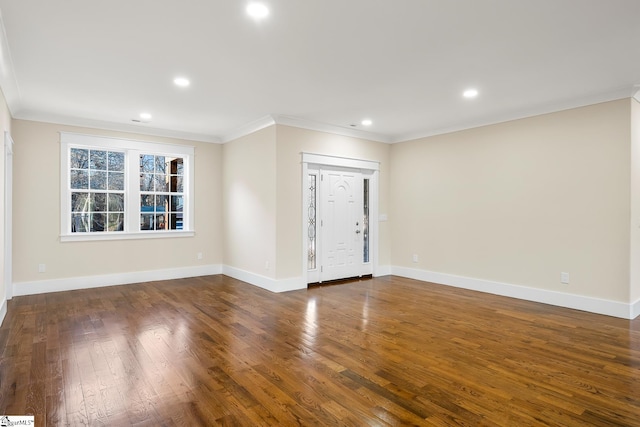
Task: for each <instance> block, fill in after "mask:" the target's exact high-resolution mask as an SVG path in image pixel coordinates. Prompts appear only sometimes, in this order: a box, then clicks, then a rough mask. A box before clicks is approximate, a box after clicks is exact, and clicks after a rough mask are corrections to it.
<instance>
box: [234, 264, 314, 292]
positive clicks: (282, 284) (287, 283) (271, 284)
mask: <svg viewBox="0 0 640 427" xmlns="http://www.w3.org/2000/svg"><path fill="white" fill-rule="evenodd" d="M222 274H226V275H227V276H229V277H233V278H234V279H238V280H242V281H243V282H247V283H249V284H251V285H254V286H257V287H259V288H262V289H266V290H268V291H271V292H288V291H296V290H299V289H307V284H306V283H304V279H303V278H302V276H301V277H293V278H290V279H272V278H271V277H266V276H261V275H260V274H255V273H251V272H250V271H246V270H241V269H239V268H235V267H230V266H228V265H225V266H223V268H222Z"/></svg>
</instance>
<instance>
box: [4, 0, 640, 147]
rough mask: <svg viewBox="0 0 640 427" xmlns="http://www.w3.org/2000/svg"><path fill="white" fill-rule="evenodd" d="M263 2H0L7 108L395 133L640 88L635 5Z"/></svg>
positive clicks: (17, 113) (199, 131) (177, 127)
mask: <svg viewBox="0 0 640 427" xmlns="http://www.w3.org/2000/svg"><path fill="white" fill-rule="evenodd" d="M265 3H266V4H267V5H268V6H269V8H270V16H269V17H268V18H267V19H265V20H263V21H260V22H256V21H254V20H252V19H250V18H249V17H248V16H247V15H246V14H245V7H246V5H247V1H246V0H109V1H97V0H0V13H1V16H2V23H3V25H4V36H5V40H2V44H1V45H0V48H1V50H0V85H1V86H2V89H3V91H4V93H5V97H6V98H7V103H8V104H9V108H10V110H11V113H12V115H13V117H15V118H22V119H33V120H42V121H53V122H58V123H66V124H78V125H89V126H94V127H102V128H109V129H121V130H127V131H134V132H141V133H150V134H157V135H168V136H177V137H184V138H191V139H198V140H204V141H214V142H215V141H225V140H228V139H229V138H230V137H231V136H233V135H236V134H238V132H240V131H241V130H242V129H249V128H250V127H251V126H252V125H251V124H252V123H254V124H259V123H261V122H262V121H264V120H265V117H269V116H270V117H271V118H270V119H269V120H275V121H276V122H279V121H282V122H288V123H293V122H295V123H306V124H308V125H309V126H310V127H314V126H316V127H318V128H322V127H326V128H330V127H333V129H334V130H337V131H338V132H340V131H341V130H342V131H344V132H352V133H353V132H355V133H356V134H357V133H358V132H361V131H366V132H369V133H368V134H367V136H368V137H370V138H372V139H376V140H380V141H386V142H395V141H402V140H407V139H411V138H415V137H420V136H426V135H432V134H436V133H442V132H446V131H450V130H456V129H463V128H467V127H473V126H478V125H482V124H487V123H495V122H499V121H504V120H509V119H514V118H519V117H524V116H527V115H532V114H539V113H543V112H549V111H555V110H559V109H563V108H571V107H575V106H580V105H586V104H590V103H594V102H600V101H607V100H612V99H619V98H623V97H630V96H633V95H634V93H635V92H637V91H638V89H639V88H640V86H637V85H640V20H639V19H638V18H639V17H640V1H638V0H606V1H605V0H535V1H534V0H529V1H524V0H522V1H519V0H483V1H480V0H265ZM178 75H184V76H187V77H188V78H189V79H190V80H191V86H190V87H189V88H186V89H181V88H178V87H176V86H174V85H173V83H172V81H173V78H174V77H176V76H178ZM469 87H475V88H477V89H478V90H479V91H480V95H479V96H478V97H477V98H476V99H473V100H469V99H464V98H463V97H462V96H461V95H462V92H463V90H465V89H467V88H469ZM143 111H145V112H149V113H151V114H152V115H153V119H152V120H151V122H150V123H141V124H137V123H134V122H132V119H138V118H139V114H140V113H141V112H143ZM363 118H370V119H372V120H373V125H371V126H369V127H367V128H365V127H364V126H362V125H361V124H360V121H361V120H362V119H363ZM352 124H357V126H356V127H355V128H354V127H352V126H351V125H352Z"/></svg>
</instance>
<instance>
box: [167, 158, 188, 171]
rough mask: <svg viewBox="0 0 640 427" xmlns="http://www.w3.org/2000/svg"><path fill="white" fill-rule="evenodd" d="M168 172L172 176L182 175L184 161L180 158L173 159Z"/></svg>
mask: <svg viewBox="0 0 640 427" xmlns="http://www.w3.org/2000/svg"><path fill="white" fill-rule="evenodd" d="M169 172H170V173H171V174H172V175H184V160H183V159H181V158H177V159H173V160H172V161H171V170H170V171H169Z"/></svg>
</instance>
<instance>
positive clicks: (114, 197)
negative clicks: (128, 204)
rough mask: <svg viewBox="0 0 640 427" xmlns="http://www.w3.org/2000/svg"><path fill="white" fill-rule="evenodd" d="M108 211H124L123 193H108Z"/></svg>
mask: <svg viewBox="0 0 640 427" xmlns="http://www.w3.org/2000/svg"><path fill="white" fill-rule="evenodd" d="M109 212H124V194H118V193H115V194H114V193H111V194H109Z"/></svg>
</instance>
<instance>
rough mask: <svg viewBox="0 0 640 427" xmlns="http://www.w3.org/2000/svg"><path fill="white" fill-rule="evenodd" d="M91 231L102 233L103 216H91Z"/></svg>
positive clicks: (99, 214) (95, 214)
mask: <svg viewBox="0 0 640 427" xmlns="http://www.w3.org/2000/svg"><path fill="white" fill-rule="evenodd" d="M91 231H104V214H102V213H94V214H91Z"/></svg>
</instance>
